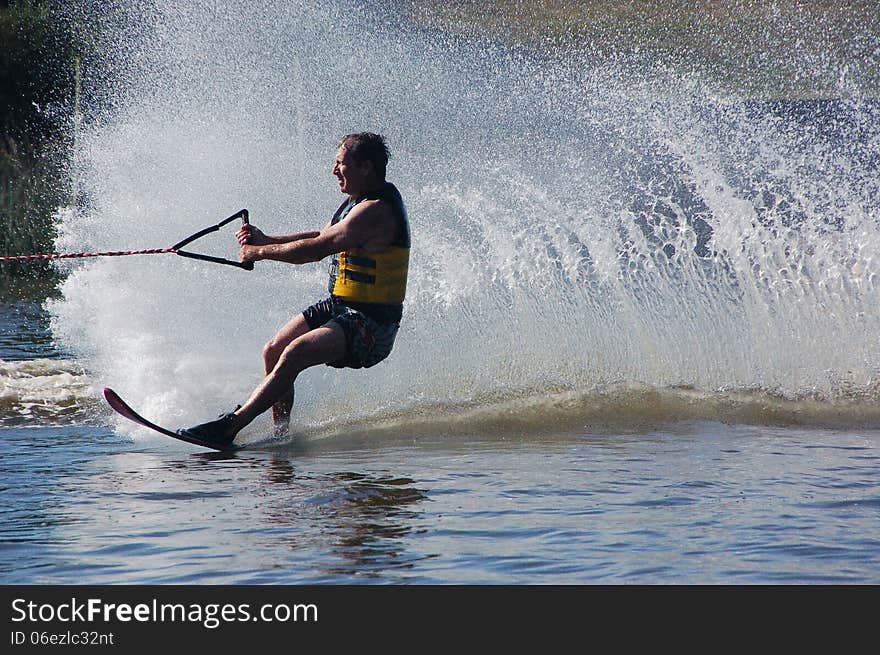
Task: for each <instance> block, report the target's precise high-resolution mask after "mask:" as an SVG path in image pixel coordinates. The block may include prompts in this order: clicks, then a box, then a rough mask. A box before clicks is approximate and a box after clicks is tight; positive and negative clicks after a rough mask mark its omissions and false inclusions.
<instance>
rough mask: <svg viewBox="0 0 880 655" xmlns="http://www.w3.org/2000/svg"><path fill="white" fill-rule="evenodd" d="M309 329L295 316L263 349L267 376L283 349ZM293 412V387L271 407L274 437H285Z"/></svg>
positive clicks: (304, 322) (307, 325)
mask: <svg viewBox="0 0 880 655" xmlns="http://www.w3.org/2000/svg"><path fill="white" fill-rule="evenodd" d="M310 330H311V328H310V327H309V324H308V323H307V322H306V319H305V316H303V315H302V314H297V315H296V316H295V317H293V319H291V320H290V322H288V323H287V324H286V325H285V326H284V327H283V328H281V329H280V330H278V333H277V334H276V335H275V336H274V337H272V339H271V340H270V341H269V342H268V343H267V344H266V345H265V346H264V347H263V365H264V367H265V370H266V375H269V374H270V373H271V372H272V370H273V369H274V368H275V365H276V364H277V363H278V359H279V358H280V357H281V355H282V353H283V352H284V349H285V348H287V346H289V345H290V344H291V343H292V342H293V341H294V340H295V339H297V338H298V337H301V336H302V335H304V334H305V333H306V332H309V331H310ZM292 410H293V385H291V386H290V387H289V388H288V389H287V391H285V392H284V393H283V394H282V395H281V397H280V398H279V399H278V400H277V401H276V402H275V404H274V405H272V425H273V426H274V432H275V436H276V437H279V438H280V437H286V436H287V433H288V431H289V429H290V413H291V411H292Z"/></svg>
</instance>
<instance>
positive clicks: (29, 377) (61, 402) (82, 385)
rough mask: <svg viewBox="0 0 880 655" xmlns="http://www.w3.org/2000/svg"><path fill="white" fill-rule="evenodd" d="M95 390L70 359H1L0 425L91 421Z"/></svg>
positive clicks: (95, 409) (95, 400)
mask: <svg viewBox="0 0 880 655" xmlns="http://www.w3.org/2000/svg"><path fill="white" fill-rule="evenodd" d="M98 397H99V396H98V394H97V393H96V388H95V386H94V385H93V384H92V381H91V380H90V379H89V377H88V375H87V374H86V372H85V371H84V370H83V368H82V367H81V366H80V365H79V364H78V363H77V362H76V361H73V360H57V359H31V360H24V361H4V360H0V427H12V426H21V425H40V426H46V425H76V424H94V422H95V421H96V418H97V415H98V410H97V403H98Z"/></svg>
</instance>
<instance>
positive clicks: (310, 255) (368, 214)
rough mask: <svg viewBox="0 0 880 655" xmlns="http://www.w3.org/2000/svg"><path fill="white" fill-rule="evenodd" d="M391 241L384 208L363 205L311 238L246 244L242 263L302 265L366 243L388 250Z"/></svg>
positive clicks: (391, 224) (391, 230) (391, 225)
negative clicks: (264, 262) (261, 261)
mask: <svg viewBox="0 0 880 655" xmlns="http://www.w3.org/2000/svg"><path fill="white" fill-rule="evenodd" d="M393 239H394V222H393V220H389V213H388V210H387V207H385V206H384V205H382V204H381V203H379V202H363V203H361V204H359V205H358V206H357V207H355V208H354V209H352V211H351V213H350V214H349V216H348V217H347V218H346V219H345V220H343V221H340V222H339V223H336V224H335V225H327V226H326V227H325V228H324V229H323V230H321V232H319V233H317V234H316V235H315V236H313V237H307V238H302V239H298V240H296V241H289V242H286V243H265V244H262V245H255V244H245V245H243V246H242V247H241V253H240V255H241V261H243V262H255V261H260V260H262V259H270V260H273V261H279V262H286V263H288V264H305V263H308V262H316V261H320V260H321V259H324V258H325V257H327V256H329V255H332V254H334V253H337V252H341V251H343V250H348V249H350V248H360V247H364V246H365V245H367V244H369V245H370V246H371V247H373V246H376V245H378V246H380V248H378V249H381V247H382V246H384V247H387V245H389V244H390V243H391V242H392V240H393Z"/></svg>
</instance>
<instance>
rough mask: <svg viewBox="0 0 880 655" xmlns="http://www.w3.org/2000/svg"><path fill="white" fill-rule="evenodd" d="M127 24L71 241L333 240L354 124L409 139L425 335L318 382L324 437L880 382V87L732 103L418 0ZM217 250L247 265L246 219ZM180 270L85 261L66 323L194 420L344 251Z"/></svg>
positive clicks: (125, 7)
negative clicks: (415, 16) (476, 27)
mask: <svg viewBox="0 0 880 655" xmlns="http://www.w3.org/2000/svg"><path fill="white" fill-rule="evenodd" d="M117 10H119V11H122V12H123V13H124V14H125V16H126V22H125V24H126V25H127V26H128V27H127V28H126V30H125V32H124V34H122V35H120V42H119V50H118V51H116V52H114V53H113V61H114V62H115V65H116V66H119V67H120V68H119V71H120V72H121V75H120V78H121V79H122V80H124V82H125V83H123V84H120V85H119V86H118V88H117V89H116V90H115V91H114V93H115V94H116V95H115V97H114V102H113V103H111V106H110V107H111V108H110V109H109V110H108V111H105V112H103V113H102V115H100V116H96V117H93V119H92V120H91V121H90V122H89V124H88V125H86V126H85V127H84V129H83V133H82V135H81V138H80V146H79V152H78V153H77V161H78V166H77V169H76V170H75V171H74V174H75V176H76V179H77V183H78V184H79V185H80V188H81V189H82V192H83V196H84V197H85V198H86V199H87V202H84V203H83V204H82V205H81V206H80V207H78V208H75V209H66V210H64V211H62V212H61V214H60V220H61V230H62V236H61V237H60V239H59V243H58V244H57V247H58V250H59V251H69V250H81V249H115V248H131V247H140V248H145V247H161V246H167V245H170V244H171V243H173V242H175V241H176V240H177V239H179V238H180V237H182V236H185V235H187V234H189V233H191V232H193V231H195V230H197V229H198V228H200V227H204V226H205V225H209V224H211V223H214V222H216V221H217V220H219V219H221V218H223V217H225V216H227V215H229V214H231V213H233V212H234V211H236V210H238V209H240V208H241V207H247V208H248V209H249V210H250V212H251V222H252V223H254V224H256V225H258V226H260V227H261V228H263V229H264V230H265V231H267V232H269V233H288V232H294V231H300V230H306V229H313V228H315V227H316V226H318V227H319V226H321V225H323V224H324V223H326V222H327V220H328V219H329V216H330V214H331V213H332V211H333V209H335V207H336V206H337V204H338V203H339V201H340V198H339V195H338V191H337V190H336V188H335V183H334V180H333V178H332V176H331V175H330V164H331V160H332V155H333V152H334V150H335V147H336V144H337V143H338V140H339V138H340V137H341V136H342V135H343V134H345V133H348V132H352V131H360V130H371V131H379V132H382V133H384V134H386V135H387V137H388V140H389V142H390V145H391V148H392V153H393V154H392V161H391V163H390V166H389V179H391V180H392V181H393V182H395V183H396V184H397V185H398V186H399V187H400V189H401V191H402V192H403V194H404V197H405V199H406V200H407V203H408V207H409V211H410V218H411V222H412V230H413V239H414V242H413V256H412V262H413V264H412V269H411V279H410V285H409V291H408V299H407V303H406V309H405V315H404V322H403V325H402V327H401V332H400V335H399V337H398V344H397V346H396V348H395V351H394V353H393V355H392V356H391V357H390V358H389V360H387V361H386V362H384V363H383V364H381V365H380V366H378V367H376V368H375V369H371V370H368V371H357V372H352V371H347V372H340V371H336V370H331V369H327V368H324V367H321V368H319V369H314V370H312V371H309V372H307V373H305V374H304V375H303V378H302V379H301V381H300V382H299V383H298V386H297V403H298V412H299V414H298V417H299V418H298V420H299V421H301V422H302V423H303V424H304V425H317V424H325V423H328V422H329V423H332V422H333V421H351V420H359V419H360V418H363V417H366V418H369V417H370V416H373V415H378V414H387V413H406V412H408V411H411V410H413V409H414V408H419V407H424V406H429V407H440V406H445V405H450V404H451V405H456V404H460V403H486V402H492V401H496V400H499V399H505V398H510V397H511V396H540V395H546V394H550V393H556V392H560V391H575V392H578V393H586V394H589V393H604V392H606V391H607V390H608V389H614V388H620V387H647V388H653V389H664V388H670V387H678V388H688V389H695V390H698V391H700V392H705V393H710V394H711V393H726V392H740V391H752V392H758V393H762V394H770V395H772V396H774V397H783V398H790V399H797V398H813V399H820V400H835V399H840V398H854V397H863V398H868V399H869V400H870V399H874V400H876V398H877V397H878V395H880V337H878V332H877V328H876V326H877V325H880V254H878V253H880V193H878V191H880V189H878V186H880V174H878V163H880V129H878V127H877V126H878V125H880V106H878V103H877V101H876V100H870V99H864V98H860V97H856V98H852V97H847V99H844V100H835V101H833V102H832V101H827V102H821V101H809V102H806V101H797V100H796V99H791V100H790V101H774V102H759V101H745V100H742V99H731V98H724V97H721V96H719V95H718V94H717V93H716V92H715V90H710V89H709V88H708V87H707V85H706V84H704V82H703V80H702V79H701V78H700V76H699V75H695V74H693V72H691V71H682V70H678V69H676V68H675V67H670V68H662V67H655V68H653V69H651V70H646V69H644V68H638V67H635V66H631V65H629V62H628V61H627V60H626V59H625V58H621V59H618V60H614V59H611V60H607V59H606V60H604V61H603V62H602V63H601V64H597V63H596V62H595V60H594V58H593V57H592V56H591V52H590V50H589V48H587V47H586V46H585V45H584V44H582V43H578V42H566V41H565V40H564V39H562V40H559V41H556V42H555V43H554V44H553V45H552V48H545V49H539V51H535V50H533V49H530V48H514V47H510V46H508V45H505V44H503V43H501V42H499V41H496V40H492V39H489V38H486V37H480V36H461V35H454V34H451V33H449V32H448V31H443V30H432V29H428V28H425V26H424V25H413V24H411V23H409V22H408V21H407V20H406V17H405V14H403V13H394V11H393V10H394V3H389V4H388V6H387V7H385V10H386V11H379V10H375V9H366V8H364V7H363V6H361V5H360V4H357V3H345V2H331V3H325V2H321V3H311V2H305V1H303V2H293V3H287V2H284V3H281V2H279V3H271V2H266V3H251V2H231V3H216V2H192V3H189V2H180V3H164V4H158V3H155V4H154V3H142V2H134V1H132V2H127V3H123V4H122V5H121V6H118V7H117ZM123 37H124V38H123ZM841 95H842V96H846V94H844V93H842V94H841ZM224 239H226V240H225V241H224ZM208 247H209V248H213V249H215V254H223V255H225V256H229V255H230V254H234V252H235V247H234V241H233V240H232V235H231V233H229V234H223V233H221V234H219V235H217V236H214V237H212V242H211V243H210V244H209V245H208ZM147 259H149V261H147ZM156 259H157V258H145V259H141V260H138V259H136V258H124V259H123V260H112V261H111V260H104V261H93V262H88V263H85V264H75V265H71V266H72V269H71V273H70V275H69V276H68V278H67V281H66V283H65V284H64V287H63V289H62V291H63V299H62V300H60V301H59V302H57V303H54V304H53V306H52V308H51V310H52V313H53V316H54V319H53V330H54V333H55V335H56V337H57V339H58V340H59V341H60V342H61V343H62V344H63V345H64V346H65V347H66V348H67V349H69V350H71V351H72V352H74V353H76V354H77V356H78V357H79V358H80V359H81V360H82V361H83V363H84V365H85V366H86V367H87V368H88V369H89V371H90V373H91V374H92V375H93V376H94V377H95V378H96V379H100V380H101V381H102V383H103V384H107V385H110V386H114V387H115V388H117V389H118V390H119V391H120V393H122V394H123V395H124V396H125V397H127V398H131V399H132V401H133V402H134V401H135V400H136V401H137V406H138V407H139V408H140V409H143V411H144V413H145V414H148V415H150V416H152V417H155V418H156V419H157V420H159V421H162V422H165V423H168V424H176V423H180V424H183V423H186V422H192V421H193V420H197V419H203V418H205V417H206V415H207V416H210V415H211V414H214V413H217V412H219V411H220V410H222V409H225V408H227V406H228V405H231V404H234V403H235V402H241V399H242V398H243V397H244V396H245V395H246V394H247V393H248V392H249V391H250V389H251V388H252V387H253V386H254V384H256V382H257V381H258V380H259V379H260V375H261V370H260V361H259V352H260V347H261V345H262V343H263V342H264V341H265V340H266V339H268V338H269V337H270V336H271V335H272V334H273V333H274V332H275V330H277V329H278V328H279V327H280V326H281V325H282V324H283V323H285V322H286V321H287V320H288V319H289V318H290V317H291V316H292V315H293V314H294V313H295V312H297V311H300V310H301V309H302V308H304V307H305V306H307V305H308V304H310V303H311V302H313V301H315V300H318V299H320V298H321V297H322V294H323V293H324V292H325V288H326V266H324V265H320V264H316V265H309V266H304V267H293V266H285V265H281V264H272V263H261V264H258V266H257V270H256V271H254V272H253V273H244V272H242V271H238V270H232V269H230V270H226V268H225V267H215V266H211V265H209V264H204V263H199V262H189V261H183V260H181V259H180V258H169V259H168V260H164V259H163V260H161V261H156ZM159 259H161V258H159Z"/></svg>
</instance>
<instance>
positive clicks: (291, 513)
mask: <svg viewBox="0 0 880 655" xmlns="http://www.w3.org/2000/svg"><path fill="white" fill-rule="evenodd" d="M320 477H321V479H320V480H318V481H316V482H318V485H317V486H318V487H319V488H323V491H322V492H320V493H318V494H317V495H312V496H311V497H310V498H308V499H305V500H304V503H303V500H302V499H300V500H298V501H296V502H297V503H303V504H305V505H307V506H311V507H312V508H315V509H319V510H320V512H319V513H320V514H321V516H322V521H323V522H324V523H325V524H326V528H325V534H326V535H327V536H330V537H331V539H332V542H331V544H330V552H331V553H332V554H333V555H335V556H337V557H338V558H339V559H338V561H335V560H333V559H332V558H328V559H327V566H326V567H325V568H324V571H325V573H327V574H330V575H334V576H337V575H345V576H348V575H358V576H368V577H376V576H380V575H381V574H383V573H384V572H386V571H387V570H388V569H392V568H400V567H405V568H406V567H410V566H412V564H413V562H415V561H416V560H421V559H424V555H421V554H419V555H418V556H413V555H409V554H407V552H406V541H405V538H406V537H408V536H409V535H411V534H413V531H414V529H413V527H412V523H413V521H414V520H415V519H417V518H418V517H419V515H420V513H419V511H418V509H417V505H418V504H419V503H421V502H422V501H425V500H427V499H428V496H427V494H426V493H425V492H424V491H422V490H421V489H418V488H417V487H416V486H415V484H416V483H415V481H414V480H412V479H410V478H408V477H402V476H389V475H376V474H366V473H357V472H351V471H344V472H340V473H331V474H328V475H323V476H320ZM266 478H267V479H268V480H269V481H270V482H272V483H273V484H281V485H286V486H290V487H301V486H302V479H301V478H300V477H298V476H297V472H296V469H295V467H294V466H293V464H292V463H291V461H290V460H289V459H286V458H282V457H275V458H273V459H272V460H271V461H270V466H269V468H268V470H267V473H266ZM307 486H310V487H311V486H312V485H307ZM312 488H313V489H314V487H312ZM295 497H296V494H294V496H293V498H295ZM267 512H268V513H269V515H270V518H271V519H272V520H273V521H277V522H278V523H280V524H289V525H291V526H292V527H295V526H293V524H294V523H295V522H296V521H298V520H300V519H301V518H302V507H299V508H297V507H291V506H290V504H288V503H276V504H274V506H269V507H268V508H267Z"/></svg>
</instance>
